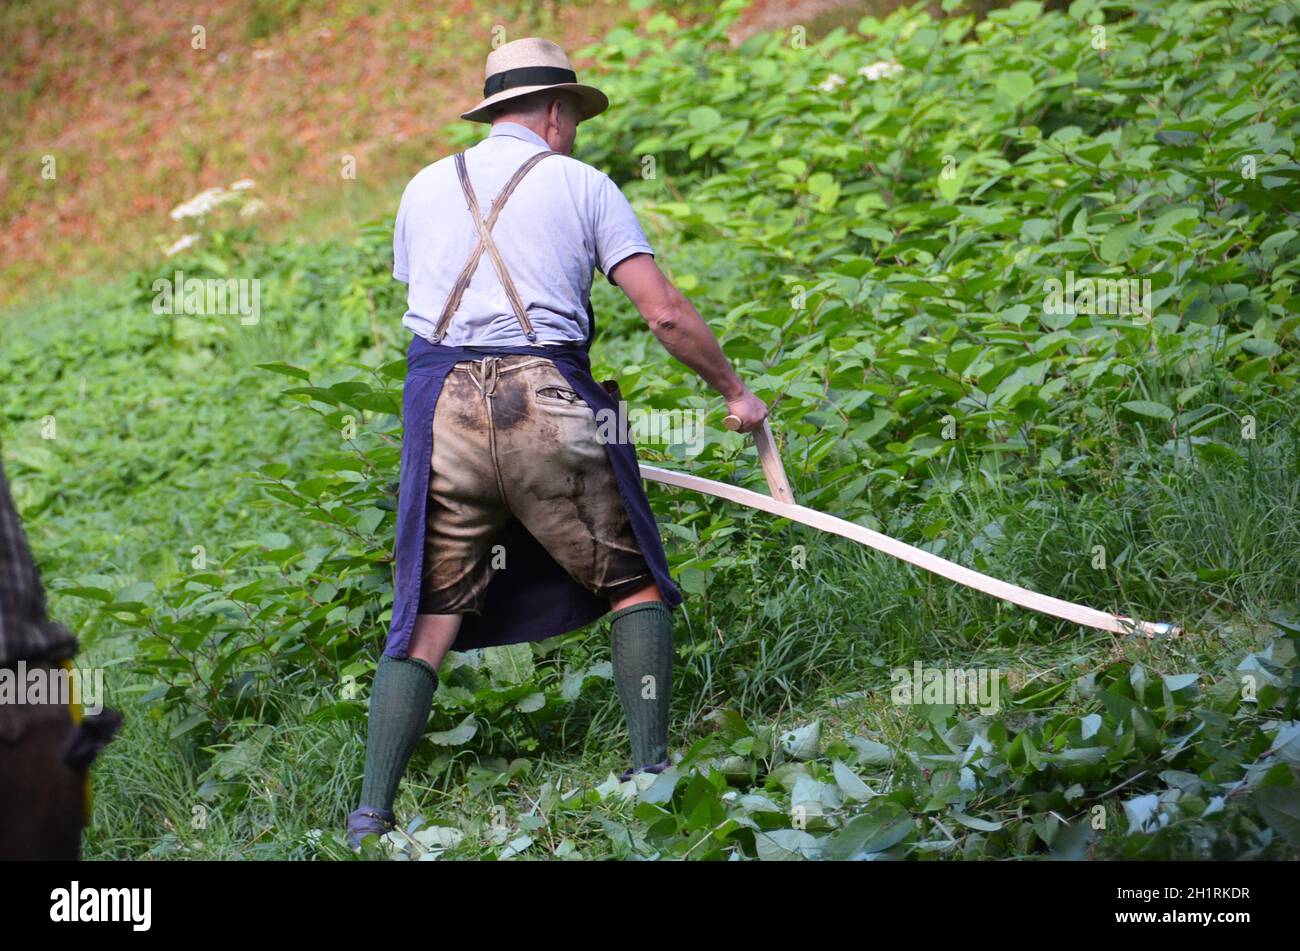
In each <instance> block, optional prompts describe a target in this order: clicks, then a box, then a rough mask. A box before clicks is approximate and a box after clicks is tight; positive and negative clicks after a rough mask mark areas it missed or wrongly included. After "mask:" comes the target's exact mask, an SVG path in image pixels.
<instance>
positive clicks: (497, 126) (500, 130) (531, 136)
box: [488, 122, 550, 149]
mask: <svg viewBox="0 0 1300 951" xmlns="http://www.w3.org/2000/svg"><path fill="white" fill-rule="evenodd" d="M495 135H508V136H510V137H511V138H515V139H523V140H524V141H525V142H531V143H533V144H534V145H540V146H541V147H542V148H544V149H549V148H550V146H549V145H547V144H546V140H545V139H543V138H542V137H541V136H540V135H538V134H537V133H536V132H534V131H533V130H532V129H530V128H528V127H527V126H524V125H520V124H519V123H518V122H497V123H494V124H493V126H492V130H491V131H490V132H488V137H489V138H491V137H492V136H495Z"/></svg>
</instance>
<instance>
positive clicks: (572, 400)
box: [533, 383, 587, 406]
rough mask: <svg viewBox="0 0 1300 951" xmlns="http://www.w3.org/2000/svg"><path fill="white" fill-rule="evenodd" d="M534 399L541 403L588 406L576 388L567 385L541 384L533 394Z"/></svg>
mask: <svg viewBox="0 0 1300 951" xmlns="http://www.w3.org/2000/svg"><path fill="white" fill-rule="evenodd" d="M533 397H534V399H536V400H537V402H539V403H545V404H547V405H550V406H586V405H587V401H586V400H584V399H583V398H582V397H581V396H579V395H578V393H577V392H576V391H575V390H572V389H570V388H569V387H567V386H555V385H553V384H550V383H548V384H546V385H545V386H539V387H538V388H537V390H536V391H535V392H534V394H533Z"/></svg>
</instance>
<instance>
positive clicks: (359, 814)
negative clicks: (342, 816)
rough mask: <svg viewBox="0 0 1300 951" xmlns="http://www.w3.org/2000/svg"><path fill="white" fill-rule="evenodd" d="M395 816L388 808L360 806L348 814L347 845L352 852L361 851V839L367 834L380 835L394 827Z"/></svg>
mask: <svg viewBox="0 0 1300 951" xmlns="http://www.w3.org/2000/svg"><path fill="white" fill-rule="evenodd" d="M396 823H397V816H396V815H394V814H393V812H392V811H391V810H389V809H371V808H370V807H368V806H362V807H361V808H360V809H358V810H357V811H356V812H354V813H352V814H351V815H350V816H348V846H349V847H350V848H351V849H352V851H353V852H360V851H361V840H362V839H363V838H365V837H366V836H368V835H379V836H382V835H384V834H385V833H387V832H391V831H393V829H394V828H395V827H396Z"/></svg>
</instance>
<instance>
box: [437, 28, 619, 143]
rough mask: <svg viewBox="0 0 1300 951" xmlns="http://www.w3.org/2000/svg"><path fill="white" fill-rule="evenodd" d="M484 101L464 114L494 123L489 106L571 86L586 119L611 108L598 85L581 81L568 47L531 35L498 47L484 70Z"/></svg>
mask: <svg viewBox="0 0 1300 951" xmlns="http://www.w3.org/2000/svg"><path fill="white" fill-rule="evenodd" d="M483 72H484V75H485V76H486V79H485V80H484V82H483V96H484V98H483V101H482V102H480V103H479V104H478V105H477V106H475V107H474V108H473V109H471V110H470V111H469V112H466V113H462V114H461V118H462V119H469V120H470V121H471V122H491V121H492V116H491V115H490V114H489V113H488V108H489V107H490V106H494V105H496V104H497V103H499V102H505V101H506V100H507V99H517V98H518V97H520V96H526V95H528V94H529V93H530V92H537V91H539V90H541V89H571V90H573V92H574V93H576V94H577V97H578V100H579V105H578V108H579V109H580V110H581V113H582V118H583V119H590V118H591V117H592V116H598V115H600V114H601V113H602V112H604V111H605V110H606V109H608V108H609V99H608V98H607V97H606V96H605V94H604V93H603V92H601V91H600V90H599V89H597V88H596V87H595V86H584V85H583V84H582V83H580V82H578V74H577V73H575V72H574V71H573V64H572V63H570V62H569V57H567V56H565V55H564V50H562V49H560V47H558V46H556V45H555V44H554V43H552V42H551V41H550V40H544V39H541V38H540V37H536V36H530V37H526V38H525V39H522V40H515V41H514V42H513V43H507V44H505V45H504V46H501V47H498V48H497V49H494V50H493V51H492V52H491V53H489V54H488V58H487V66H486V68H485V69H484V70H483Z"/></svg>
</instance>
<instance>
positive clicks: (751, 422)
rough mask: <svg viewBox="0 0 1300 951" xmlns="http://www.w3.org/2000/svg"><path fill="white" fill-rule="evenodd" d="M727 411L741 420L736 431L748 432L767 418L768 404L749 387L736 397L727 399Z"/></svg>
mask: <svg viewBox="0 0 1300 951" xmlns="http://www.w3.org/2000/svg"><path fill="white" fill-rule="evenodd" d="M727 412H728V413H730V414H731V415H732V416H735V417H736V418H737V419H739V420H740V425H739V426H737V427H736V432H738V433H748V432H751V431H753V430H755V429H757V428H758V427H759V426H761V425H763V420H765V419H767V404H766V403H764V402H763V401H762V400H760V399H759V398H758V397H757V396H755V395H754V394H753V393H751V392H749V390H748V388H747V389H746V390H745V392H744V393H742V394H741V395H740V396H739V397H737V398H736V399H734V400H727Z"/></svg>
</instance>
